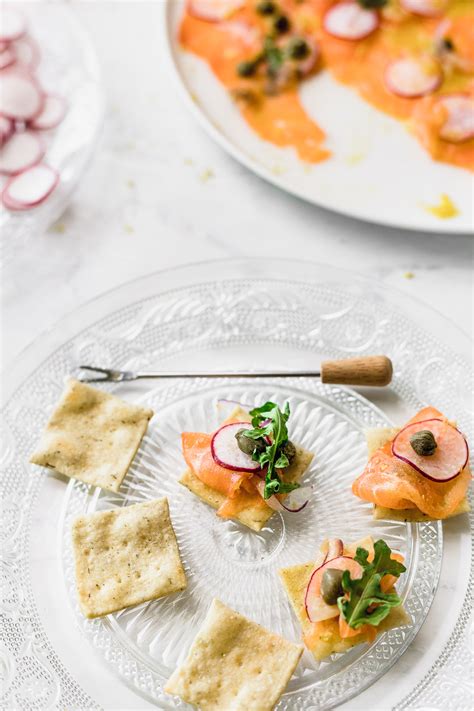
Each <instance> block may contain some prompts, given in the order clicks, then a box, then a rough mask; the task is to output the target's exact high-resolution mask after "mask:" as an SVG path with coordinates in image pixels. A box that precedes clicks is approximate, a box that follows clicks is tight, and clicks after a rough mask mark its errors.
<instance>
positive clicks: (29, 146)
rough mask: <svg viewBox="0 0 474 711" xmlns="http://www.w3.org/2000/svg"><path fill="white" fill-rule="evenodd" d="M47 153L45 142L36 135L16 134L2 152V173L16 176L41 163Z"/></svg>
mask: <svg viewBox="0 0 474 711" xmlns="http://www.w3.org/2000/svg"><path fill="white" fill-rule="evenodd" d="M44 153H45V146H44V144H43V141H42V140H41V139H40V138H39V136H37V135H36V134H35V133H32V132H31V131H24V132H23V133H15V134H14V135H13V136H11V138H10V139H9V140H8V141H7V142H6V143H5V145H4V146H2V148H1V150H0V173H3V174H6V175H15V174H16V173H20V172H21V171H22V170H26V168H30V167H31V166H32V165H35V164H36V163H39V161H40V160H41V159H42V157H43V156H44Z"/></svg>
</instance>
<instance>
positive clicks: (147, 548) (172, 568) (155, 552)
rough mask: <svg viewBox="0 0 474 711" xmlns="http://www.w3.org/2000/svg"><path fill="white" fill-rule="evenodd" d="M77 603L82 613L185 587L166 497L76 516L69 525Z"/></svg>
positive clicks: (97, 612) (105, 612)
mask: <svg viewBox="0 0 474 711" xmlns="http://www.w3.org/2000/svg"><path fill="white" fill-rule="evenodd" d="M72 541H73V548H74V556H75V560H76V584H77V591H78V596H79V603H80V606H81V609H82V612H83V613H84V615H85V616H86V617H89V618H92V617H100V616H101V615H108V614H110V613H111V612H116V611H117V610H121V609H123V608H124V607H130V606H131V605H139V604H140V603H142V602H147V601H148V600H155V599H156V598H158V597H163V596H164V595H169V594H170V593H174V592H177V591H179V590H184V588H185V587H186V576H185V574H184V569H183V566H182V564H181V559H180V556H179V550H178V544H177V542H176V536H175V533H174V530H173V526H172V524H171V519H170V514H169V508H168V501H167V499H156V500H154V501H146V502H144V503H143V504H134V505H133V506H125V507H123V508H119V509H113V510H111V511H98V512H96V513H92V514H86V515H84V516H79V518H77V519H76V520H75V521H74V523H73V526H72Z"/></svg>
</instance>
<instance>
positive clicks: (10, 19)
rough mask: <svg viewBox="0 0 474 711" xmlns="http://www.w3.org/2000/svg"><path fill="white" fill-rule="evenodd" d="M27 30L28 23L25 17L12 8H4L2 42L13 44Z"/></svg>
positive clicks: (0, 26) (0, 20) (0, 16)
mask: <svg viewBox="0 0 474 711" xmlns="http://www.w3.org/2000/svg"><path fill="white" fill-rule="evenodd" d="M2 5H3V3H2ZM25 30H26V21H25V18H24V17H23V15H22V14H21V13H20V12H18V11H17V10H14V9H13V8H11V7H2V9H1V12H0V41H2V42H11V41H12V40H15V39H18V37H21V35H22V34H23V33H24V32H25Z"/></svg>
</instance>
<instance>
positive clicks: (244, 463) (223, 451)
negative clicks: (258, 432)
mask: <svg viewBox="0 0 474 711" xmlns="http://www.w3.org/2000/svg"><path fill="white" fill-rule="evenodd" d="M242 429H245V430H248V429H250V427H249V423H248V422H233V423H232V424H230V425H224V426H223V427H221V428H220V429H218V430H217V432H216V433H215V434H214V436H213V438H212V440H211V452H212V456H213V458H214V461H215V462H216V464H219V466H221V467H224V468H225V469H231V470H232V471H235V472H254V471H257V470H259V469H261V466H260V464H259V462H255V461H254V460H253V459H252V457H251V456H250V455H248V454H245V452H242V450H241V449H240V448H239V445H238V444H237V440H236V434H237V433H238V432H239V430H242Z"/></svg>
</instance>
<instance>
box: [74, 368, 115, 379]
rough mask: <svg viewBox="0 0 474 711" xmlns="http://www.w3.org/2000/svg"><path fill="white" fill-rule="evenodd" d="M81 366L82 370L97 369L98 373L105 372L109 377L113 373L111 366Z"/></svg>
mask: <svg viewBox="0 0 474 711" xmlns="http://www.w3.org/2000/svg"><path fill="white" fill-rule="evenodd" d="M79 368H80V369H81V370H95V371H97V372H98V373H105V375H107V376H109V377H110V376H111V375H112V370H111V369H110V368H99V367H95V366H92V365H80V366H79Z"/></svg>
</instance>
